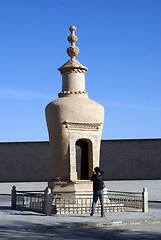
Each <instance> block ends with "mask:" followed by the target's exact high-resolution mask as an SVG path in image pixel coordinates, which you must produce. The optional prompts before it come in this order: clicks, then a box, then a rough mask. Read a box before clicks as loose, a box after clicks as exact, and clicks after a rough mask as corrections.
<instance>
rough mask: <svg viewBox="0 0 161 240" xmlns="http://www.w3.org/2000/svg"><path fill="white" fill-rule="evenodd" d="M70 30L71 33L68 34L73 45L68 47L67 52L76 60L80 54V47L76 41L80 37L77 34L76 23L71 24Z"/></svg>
mask: <svg viewBox="0 0 161 240" xmlns="http://www.w3.org/2000/svg"><path fill="white" fill-rule="evenodd" d="M69 31H70V32H71V35H70V36H68V42H70V43H71V46H70V47H68V48H67V53H68V55H69V56H70V57H71V60H74V59H75V57H76V56H78V54H79V48H78V47H76V46H75V42H77V41H78V37H77V36H76V35H75V31H76V27H75V26H74V25H72V26H70V28H69Z"/></svg>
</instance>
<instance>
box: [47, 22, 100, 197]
mask: <svg viewBox="0 0 161 240" xmlns="http://www.w3.org/2000/svg"><path fill="white" fill-rule="evenodd" d="M69 30H70V32H71V35H70V36H68V41H69V42H70V43H71V46H70V47H69V48H68V49H67V53H68V55H69V56H70V57H71V59H70V60H69V61H67V62H66V63H65V64H64V65H63V66H61V67H60V68H58V70H59V71H60V72H61V75H62V91H61V92H60V93H59V94H58V98H57V99H56V100H54V101H52V102H51V103H49V104H48V105H47V106H46V121H47V127H48V132H49V142H50V152H51V162H52V179H51V181H50V182H49V187H50V188H51V189H52V192H53V193H62V194H63V193H73V194H77V193H82V194H83V193H89V192H90V193H91V192H92V183H91V181H90V177H91V175H92V172H93V168H94V167H96V166H99V157H100V141H101V135H102V128H103V121H104V108H103V106H101V105H100V104H98V103H97V102H95V101H93V100H91V99H89V97H88V93H87V92H86V91H85V74H86V71H87V70H88V69H87V67H85V66H83V65H82V64H80V63H79V62H78V61H77V60H76V59H75V58H76V56H77V55H78V54H79V48H78V47H76V46H75V43H76V42H77V41H78V37H77V36H76V35H75V31H76V27H75V26H74V25H72V26H71V27H70V28H69Z"/></svg>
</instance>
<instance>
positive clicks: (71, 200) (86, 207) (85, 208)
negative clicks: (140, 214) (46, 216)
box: [52, 191, 142, 214]
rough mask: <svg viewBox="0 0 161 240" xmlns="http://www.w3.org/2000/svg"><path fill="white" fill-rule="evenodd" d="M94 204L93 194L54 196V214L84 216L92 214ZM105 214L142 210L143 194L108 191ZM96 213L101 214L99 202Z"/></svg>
mask: <svg viewBox="0 0 161 240" xmlns="http://www.w3.org/2000/svg"><path fill="white" fill-rule="evenodd" d="M92 202H93V195H92V194H83V195H82V194H80V195H79V194H77V195H72V194H63V195H60V194H54V195H53V201H52V205H53V213H57V214H82V213H90V212H91V206H92ZM104 208H105V212H122V211H131V210H135V211H136V210H141V209H142V193H131V192H118V191H108V193H107V194H104ZM95 212H96V213H100V212H101V205H100V202H99V200H98V201H97V204H96V208H95Z"/></svg>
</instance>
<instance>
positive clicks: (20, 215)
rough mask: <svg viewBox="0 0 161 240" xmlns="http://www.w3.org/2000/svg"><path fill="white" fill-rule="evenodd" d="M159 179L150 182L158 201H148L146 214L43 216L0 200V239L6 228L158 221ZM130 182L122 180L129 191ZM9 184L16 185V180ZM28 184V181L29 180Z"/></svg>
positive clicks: (159, 218)
mask: <svg viewBox="0 0 161 240" xmlns="http://www.w3.org/2000/svg"><path fill="white" fill-rule="evenodd" d="M160 182H161V181H158V182H154V183H153V184H152V182H151V186H153V187H154V186H155V189H153V192H155V194H154V201H156V200H158V203H157V202H154V203H149V212H148V213H143V212H141V211H136V212H121V213H106V217H105V218H101V217H100V215H99V214H96V215H94V216H92V217H91V216H89V215H87V214H82V215H53V216H45V215H43V214H39V213H34V212H30V211H19V210H11V209H10V206H9V204H10V203H9V202H8V204H7V203H5V201H2V202H1V206H0V239H3V238H1V234H2V233H3V234H4V233H7V232H8V231H16V232H17V231H24V230H25V231H34V230H35V229H36V230H41V231H43V230H44V231H47V229H52V228H53V227H55V228H81V227H82V228H83V227H91V228H98V227H104V226H113V225H120V224H136V223H137V224H139V223H160V222H161V203H159V200H160V199H161V198H160V191H159V190H158V191H157V189H158V187H159V184H160ZM131 183H132V182H131ZM131 183H129V184H130V185H129V184H128V183H127V182H124V184H123V185H124V187H126V191H129V189H128V186H129V187H130V186H131ZM25 184H27V183H25ZM25 184H24V186H25ZM36 184H37V183H36ZM45 184H46V183H43V184H42V185H41V186H42V187H43V188H42V189H44V187H46V185H45ZM107 184H108V186H110V185H112V182H106V186H107ZM0 185H1V186H0V190H2V188H4V185H5V184H1V183H0ZM2 185H3V186H2ZM12 185H16V186H17V183H15V184H12ZM12 185H11V186H12ZM28 185H30V184H29V183H28ZM116 185H117V187H118V188H117V189H114V188H112V187H110V190H118V189H119V190H121V191H123V189H120V188H121V185H120V182H117V183H116ZM119 185H120V186H119ZM133 185H134V182H133ZM35 186H36V185H35ZM113 186H114V183H113ZM144 186H145V185H142V184H141V183H139V182H138V184H137V187H139V188H140V191H141V189H142V187H144ZM149 186H150V183H149ZM30 187H31V186H30ZM39 187H40V186H39ZM146 187H147V185H146ZM40 188H41V187H40ZM17 189H18V190H22V189H20V186H19V187H17ZM42 189H39V190H42ZM160 189H161V188H160ZM27 190H29V189H27ZM30 190H35V189H34V187H33V188H32V189H31V188H30ZM131 190H132V191H136V190H137V189H131ZM148 190H149V189H148ZM7 191H8V190H7V188H5V191H3V193H7ZM124 191H125V189H124ZM157 193H158V194H157ZM0 194H2V191H0ZM4 197H5V196H4ZM151 200H153V199H151ZM4 239H5V238H4ZM13 239H15V238H13Z"/></svg>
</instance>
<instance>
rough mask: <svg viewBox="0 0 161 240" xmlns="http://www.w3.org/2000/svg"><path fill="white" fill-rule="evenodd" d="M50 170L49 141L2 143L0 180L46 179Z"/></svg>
mask: <svg viewBox="0 0 161 240" xmlns="http://www.w3.org/2000/svg"><path fill="white" fill-rule="evenodd" d="M50 171H51V167H50V152H49V142H18V143H0V181H4V182H5V181H6V182H7V181H13V182H14V181H46V180H49V179H50V176H51V172H50Z"/></svg>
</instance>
